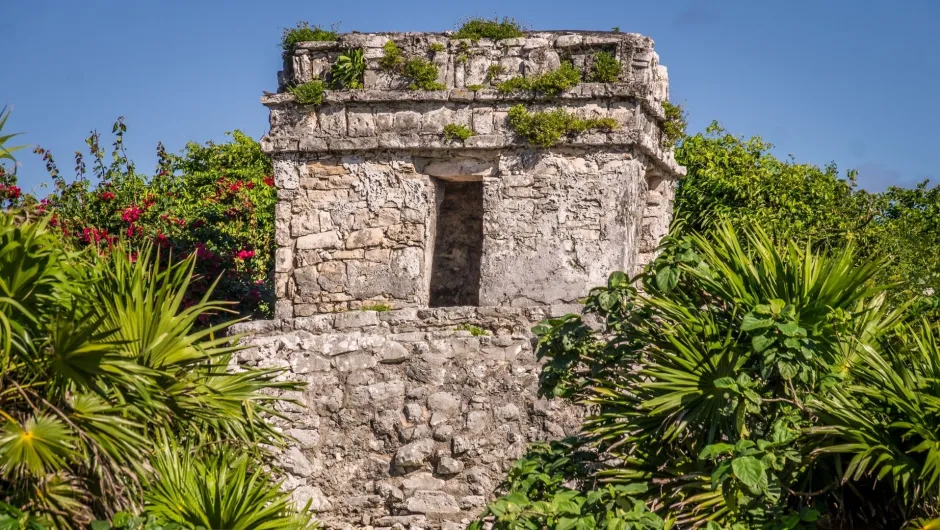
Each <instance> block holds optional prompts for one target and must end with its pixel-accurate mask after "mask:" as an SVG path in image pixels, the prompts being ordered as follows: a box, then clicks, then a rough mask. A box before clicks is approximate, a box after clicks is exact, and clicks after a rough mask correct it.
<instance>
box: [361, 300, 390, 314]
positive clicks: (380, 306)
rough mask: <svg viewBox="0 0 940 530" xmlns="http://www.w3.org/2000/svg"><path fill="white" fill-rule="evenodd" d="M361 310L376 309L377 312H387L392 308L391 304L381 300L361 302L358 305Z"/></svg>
mask: <svg viewBox="0 0 940 530" xmlns="http://www.w3.org/2000/svg"><path fill="white" fill-rule="evenodd" d="M359 309H361V310H362V311H376V312H378V313H387V312H388V311H391V310H392V304H386V303H383V302H376V303H374V304H363V305H362V307H360V308H359Z"/></svg>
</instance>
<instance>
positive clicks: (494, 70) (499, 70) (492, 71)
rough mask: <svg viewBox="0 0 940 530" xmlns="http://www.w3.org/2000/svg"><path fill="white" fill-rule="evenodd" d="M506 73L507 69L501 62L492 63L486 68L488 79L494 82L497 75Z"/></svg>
mask: <svg viewBox="0 0 940 530" xmlns="http://www.w3.org/2000/svg"><path fill="white" fill-rule="evenodd" d="M505 73H506V69H505V68H504V67H503V65H501V64H491V65H490V66H489V68H487V69H486V80H487V81H489V82H490V83H492V82H493V81H494V80H495V79H496V78H497V77H499V76H501V75H503V74H505Z"/></svg>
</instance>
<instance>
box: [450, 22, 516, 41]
mask: <svg viewBox="0 0 940 530" xmlns="http://www.w3.org/2000/svg"><path fill="white" fill-rule="evenodd" d="M522 36H523V32H522V25H521V24H520V23H519V22H516V21H515V20H513V19H511V18H509V17H503V19H502V20H499V18H493V19H486V18H470V19H467V20H466V21H464V22H463V24H461V26H460V28H458V29H457V32H456V33H454V38H455V39H470V40H474V41H476V40H480V39H492V40H503V39H513V38H516V37H522Z"/></svg>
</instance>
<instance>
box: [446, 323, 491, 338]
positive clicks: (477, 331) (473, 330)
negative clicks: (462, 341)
mask: <svg viewBox="0 0 940 530" xmlns="http://www.w3.org/2000/svg"><path fill="white" fill-rule="evenodd" d="M454 329H456V330H457V331H469V332H470V335H471V336H473V337H480V336H483V335H489V334H490V332H489V331H487V330H485V329H483V328H481V327H480V326H474V325H473V324H461V325H459V326H457V327H456V328H454Z"/></svg>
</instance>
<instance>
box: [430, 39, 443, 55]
mask: <svg viewBox="0 0 940 530" xmlns="http://www.w3.org/2000/svg"><path fill="white" fill-rule="evenodd" d="M428 51H430V52H431V53H441V52H444V51H447V46H444V45H443V44H441V43H440V42H432V43H431V44H430V45H429V46H428Z"/></svg>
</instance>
